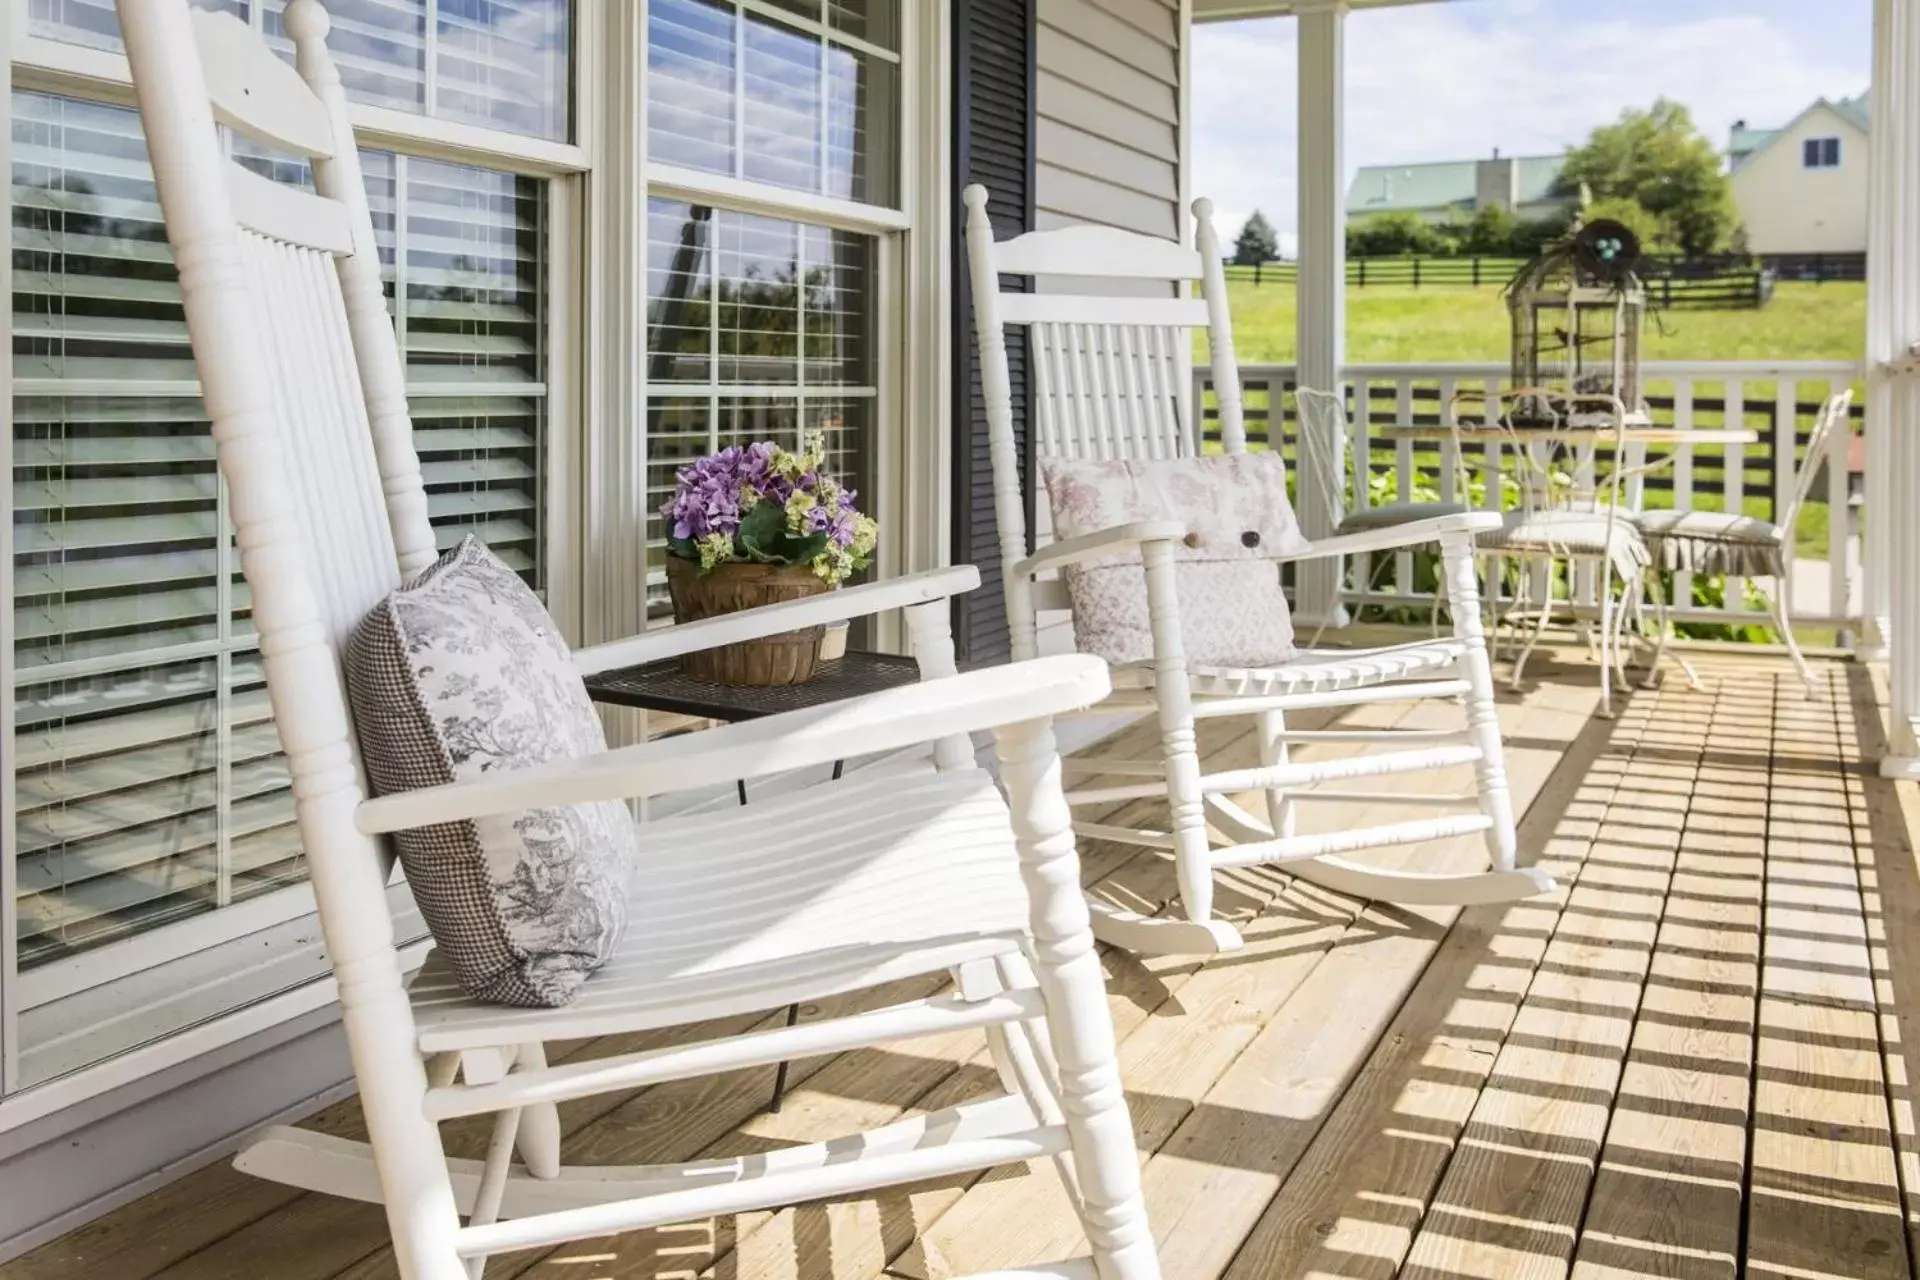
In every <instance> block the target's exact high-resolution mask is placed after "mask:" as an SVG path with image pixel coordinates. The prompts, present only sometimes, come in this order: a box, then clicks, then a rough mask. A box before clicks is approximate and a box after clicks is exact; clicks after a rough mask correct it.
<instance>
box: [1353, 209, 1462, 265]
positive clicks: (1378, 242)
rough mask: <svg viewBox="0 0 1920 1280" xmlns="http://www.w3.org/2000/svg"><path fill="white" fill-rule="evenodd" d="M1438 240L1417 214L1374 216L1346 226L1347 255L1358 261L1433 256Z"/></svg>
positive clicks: (1376, 214) (1379, 214)
mask: <svg viewBox="0 0 1920 1280" xmlns="http://www.w3.org/2000/svg"><path fill="white" fill-rule="evenodd" d="M1439 239H1440V238H1439V236H1437V235H1436V234H1435V233H1434V230H1433V228H1432V227H1430V226H1428V225H1427V222H1426V219H1424V218H1422V217H1421V216H1420V215H1419V214H1417V213H1406V212H1399V213H1374V214H1369V215H1367V216H1366V217H1364V218H1356V219H1353V220H1352V221H1349V222H1348V223H1347V252H1348V253H1349V254H1351V255H1352V256H1353V257H1356V258H1391V257H1394V256H1396V255H1399V254H1406V253H1432V252H1434V249H1435V247H1436V245H1437V244H1438V243H1439Z"/></svg>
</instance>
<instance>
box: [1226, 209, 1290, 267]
mask: <svg viewBox="0 0 1920 1280" xmlns="http://www.w3.org/2000/svg"><path fill="white" fill-rule="evenodd" d="M1279 256H1280V236H1279V234H1278V233H1277V232H1275V231H1274V229H1273V224H1272V223H1271V222H1268V221H1267V216H1266V215H1265V214H1264V213H1261V212H1260V211H1259V210H1258V209H1255V210H1254V211H1253V213H1252V215H1251V216H1250V217H1248V219H1247V222H1246V225H1245V226H1243V227H1241V228H1240V238H1239V239H1237V240H1235V241H1234V242H1233V260H1234V262H1235V263H1236V264H1237V265H1239V266H1242V267H1257V266H1259V265H1260V264H1261V263H1263V262H1272V261H1274V260H1276V259H1277V258H1279Z"/></svg>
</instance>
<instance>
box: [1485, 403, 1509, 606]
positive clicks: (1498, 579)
mask: <svg viewBox="0 0 1920 1280" xmlns="http://www.w3.org/2000/svg"><path fill="white" fill-rule="evenodd" d="M1501 385H1502V383H1501V380H1500V379H1499V378H1488V379H1487V380H1486V381H1485V382H1483V383H1481V384H1480V386H1481V392H1482V394H1483V395H1485V396H1486V399H1485V400H1484V401H1483V402H1482V413H1483V414H1484V415H1485V417H1486V420H1487V422H1488V423H1489V424H1491V423H1492V422H1493V421H1494V418H1495V416H1496V415H1497V411H1498V410H1499V407H1500V389H1501ZM1502 458H1503V453H1502V446H1501V444H1500V442H1499V441H1498V440H1487V441H1485V442H1483V443H1482V444H1481V446H1480V490H1481V493H1480V505H1481V506H1483V507H1485V508H1486V509H1487V510H1488V511H1503V510H1505V501H1504V497H1505V495H1503V494H1502V493H1501V491H1500V464H1501V461H1502ZM1501 564H1502V561H1501V559H1500V558H1499V557H1498V556H1482V557H1480V568H1481V576H1482V577H1485V578H1487V579H1488V582H1487V587H1486V598H1487V602H1488V603H1489V604H1491V605H1492V606H1493V607H1494V608H1496V609H1498V608H1499V607H1500V606H1501V605H1503V604H1505V603H1506V600H1505V598H1504V597H1503V596H1502V595H1501V586H1502V584H1503V582H1504V580H1505V578H1506V575H1505V574H1504V573H1502V572H1500V568H1501Z"/></svg>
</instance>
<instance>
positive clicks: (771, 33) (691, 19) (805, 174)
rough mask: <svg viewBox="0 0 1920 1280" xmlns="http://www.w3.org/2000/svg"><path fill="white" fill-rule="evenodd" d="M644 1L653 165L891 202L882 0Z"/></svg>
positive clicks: (888, 14) (895, 196) (893, 100)
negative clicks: (772, 4) (768, 0)
mask: <svg viewBox="0 0 1920 1280" xmlns="http://www.w3.org/2000/svg"><path fill="white" fill-rule="evenodd" d="M778 8H779V9H780V10H781V11H784V13H785V14H791V15H792V16H791V17H785V16H779V15H776V14H774V13H770V12H768V11H767V6H766V5H764V4H754V5H745V4H734V3H725V2H724V0H651V3H650V4H649V6H648V9H647V24H648V25H647V72H648V82H647V149H648V150H647V154H648V158H649V159H650V160H651V161H653V162H654V163H658V164H671V165H678V166H681V167H683V168H688V169H697V170H700V171H702V172H706V173H718V174H724V175H727V176H730V177H736V178H742V179H745V180H746V181H749V182H763V183H766V184H767V185H769V186H774V187H784V188H788V189H792V190H797V191H809V192H815V193H818V194H821V195H827V196H833V197H836V198H838V199H842V200H858V201H861V202H863V203H867V204H878V205H886V206H889V207H892V206H895V205H896V204H897V203H898V201H899V155H898V151H899V144H898V139H897V128H896V125H897V121H898V119H899V93H900V79H899V78H900V53H899V47H898V25H899V7H898V4H897V3H895V2H893V0H872V2H871V3H856V2H849V0H828V3H825V4H823V3H821V2H820V0H781V2H780V3H779V5H778Z"/></svg>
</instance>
